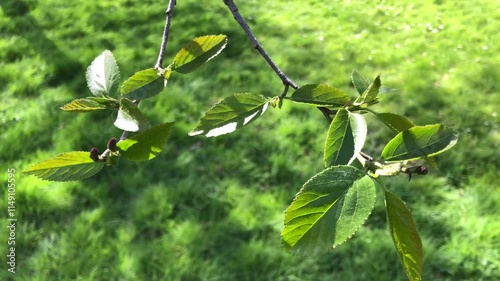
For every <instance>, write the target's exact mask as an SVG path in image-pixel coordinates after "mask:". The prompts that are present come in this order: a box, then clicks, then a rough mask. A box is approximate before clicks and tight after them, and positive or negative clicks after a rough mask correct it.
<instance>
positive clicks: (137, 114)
mask: <svg viewBox="0 0 500 281" xmlns="http://www.w3.org/2000/svg"><path fill="white" fill-rule="evenodd" d="M114 125H115V126H116V127H117V128H118V129H121V130H124V131H129V132H137V131H142V130H145V129H147V128H149V127H151V125H150V124H149V121H148V119H146V117H144V115H143V114H142V112H141V111H140V110H139V108H137V106H135V105H134V104H133V103H132V101H130V100H129V99H121V100H120V110H118V115H117V116H116V120H115V123H114Z"/></svg>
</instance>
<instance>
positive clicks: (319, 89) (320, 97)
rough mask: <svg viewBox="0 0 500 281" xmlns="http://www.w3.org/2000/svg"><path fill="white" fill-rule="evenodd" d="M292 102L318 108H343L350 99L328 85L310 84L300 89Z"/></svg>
mask: <svg viewBox="0 0 500 281" xmlns="http://www.w3.org/2000/svg"><path fill="white" fill-rule="evenodd" d="M290 100H292V101H294V102H300V103H308V104H312V105H317V106H343V105H345V104H346V103H347V102H348V101H349V97H348V96H347V95H346V94H344V93H343V92H342V91H340V90H339V89H336V88H333V87H331V86H328V85H324V84H308V85H304V86H302V87H300V88H298V89H297V90H296V91H295V92H294V93H293V94H292V96H291V97H290Z"/></svg>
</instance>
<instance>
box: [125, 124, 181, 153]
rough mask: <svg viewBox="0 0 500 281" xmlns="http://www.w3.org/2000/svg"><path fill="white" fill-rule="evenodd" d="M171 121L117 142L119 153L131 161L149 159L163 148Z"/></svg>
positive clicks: (168, 134) (169, 130)
mask: <svg viewBox="0 0 500 281" xmlns="http://www.w3.org/2000/svg"><path fill="white" fill-rule="evenodd" d="M173 125H174V123H173V122H170V123H165V124H161V125H156V126H154V127H151V128H149V129H147V130H144V131H142V132H140V133H138V134H137V135H135V136H133V137H131V138H128V139H125V140H123V141H120V142H118V144H117V146H118V149H119V151H120V155H121V156H123V157H124V158H126V159H128V160H132V161H145V160H151V159H153V158H155V157H156V155H158V153H160V152H161V151H162V150H163V146H165V143H166V142H167V139H168V137H169V136H170V132H171V130H172V126H173Z"/></svg>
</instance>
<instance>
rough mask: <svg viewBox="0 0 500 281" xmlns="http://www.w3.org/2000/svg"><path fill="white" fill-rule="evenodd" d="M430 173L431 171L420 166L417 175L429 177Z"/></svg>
mask: <svg viewBox="0 0 500 281" xmlns="http://www.w3.org/2000/svg"><path fill="white" fill-rule="evenodd" d="M428 172H429V170H428V169H427V167H425V166H418V167H417V171H416V173H417V174H419V175H427V173H428Z"/></svg>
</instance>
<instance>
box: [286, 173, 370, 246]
mask: <svg viewBox="0 0 500 281" xmlns="http://www.w3.org/2000/svg"><path fill="white" fill-rule="evenodd" d="M374 204H375V184H374V182H373V181H372V180H371V179H370V177H369V176H368V175H366V174H365V173H364V172H363V171H361V170H358V169H356V168H354V167H351V166H334V167H330V168H327V169H326V170H324V171H322V172H321V173H319V174H317V175H315V176H314V177H312V178H311V179H310V180H309V181H307V182H306V183H305V184H304V186H303V187H302V189H301V190H300V192H299V193H298V194H297V196H296V197H295V199H294V200H293V202H292V204H291V205H290V206H288V208H287V210H286V211H285V228H284V230H283V232H282V233H281V238H282V241H283V244H284V246H285V248H286V249H287V250H291V251H293V252H296V253H305V254H315V253H318V252H324V251H326V250H328V249H329V248H330V247H332V246H333V247H334V248H335V247H336V246H338V245H340V244H342V243H344V242H345V241H346V240H347V239H349V238H350V237H351V236H352V235H353V234H354V233H355V232H356V230H357V229H358V228H359V227H360V226H361V225H362V224H363V223H364V222H365V220H366V219H367V218H368V216H369V215H370V213H371V211H372V210H373V207H374Z"/></svg>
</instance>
